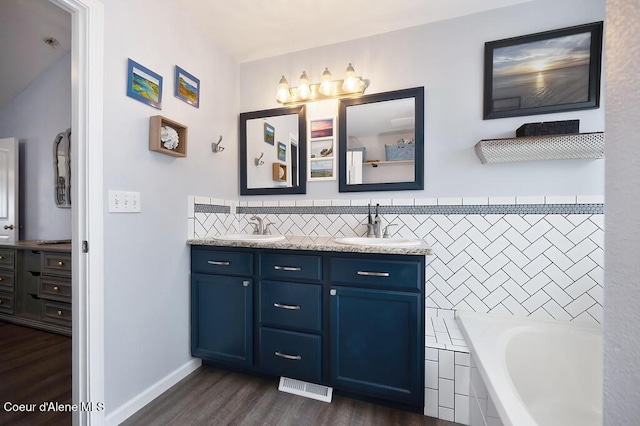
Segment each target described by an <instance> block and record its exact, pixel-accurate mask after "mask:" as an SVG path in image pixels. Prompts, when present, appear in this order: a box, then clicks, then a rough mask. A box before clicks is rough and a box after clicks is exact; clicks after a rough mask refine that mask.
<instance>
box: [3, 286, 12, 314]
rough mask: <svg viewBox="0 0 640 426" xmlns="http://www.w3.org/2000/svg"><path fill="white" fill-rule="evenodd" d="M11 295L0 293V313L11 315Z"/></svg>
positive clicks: (4, 292)
mask: <svg viewBox="0 0 640 426" xmlns="http://www.w3.org/2000/svg"><path fill="white" fill-rule="evenodd" d="M13 301H14V299H13V293H9V292H6V291H0V313H3V314H11V315H13V306H14V303H13Z"/></svg>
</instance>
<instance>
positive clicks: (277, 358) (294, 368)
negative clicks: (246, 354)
mask: <svg viewBox="0 0 640 426" xmlns="http://www.w3.org/2000/svg"><path fill="white" fill-rule="evenodd" d="M321 353H322V339H321V337H320V336H316V335H313V334H304V333H296V332H293V331H283V330H274V329H270V328H266V327H261V328H260V368H261V370H263V371H264V372H266V373H269V374H273V375H276V376H286V377H291V378H294V379H300V380H307V381H310V382H316V383H318V382H319V381H320V379H321V376H322V374H321V369H322V367H321V366H322V362H321V360H322V357H321Z"/></svg>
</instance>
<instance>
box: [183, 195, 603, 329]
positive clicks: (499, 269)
mask: <svg viewBox="0 0 640 426" xmlns="http://www.w3.org/2000/svg"><path fill="white" fill-rule="evenodd" d="M539 198H540V199H541V200H542V202H541V203H540V204H515V203H514V204H503V205H487V204H483V205H479V206H469V205H468V204H466V205H463V204H464V203H463V202H462V201H463V199H460V200H461V202H460V203H459V204H457V203H456V202H455V201H456V200H455V199H449V198H448V199H443V203H442V204H441V205H437V204H436V205H433V204H434V201H433V200H435V199H433V200H430V202H428V203H425V204H424V205H419V204H418V201H419V200H402V201H403V202H404V203H406V204H407V205H406V206H398V205H397V204H396V205H394V206H393V207H391V203H389V205H388V206H384V205H381V210H382V212H383V219H384V223H385V225H386V224H395V225H397V226H395V227H393V228H390V229H392V230H393V233H394V235H395V236H400V237H403V238H421V239H424V240H425V241H426V242H427V244H429V245H430V246H431V247H432V248H433V251H434V255H433V256H429V257H428V258H427V262H428V266H427V274H426V276H427V282H426V293H427V300H426V303H427V307H429V308H437V309H452V310H471V311H478V312H494V313H503V314H513V315H517V316H536V317H542V318H554V319H559V320H580V321H589V322H601V321H602V304H603V283H604V269H603V264H604V251H603V247H604V216H603V214H602V211H603V206H602V201H600V202H593V201H594V199H595V201H598V199H597V197H586V198H588V200H589V202H585V203H582V204H578V203H577V201H578V202H579V201H580V197H577V198H576V197H556V198H561V199H562V201H563V202H566V201H567V200H569V202H568V203H566V204H552V203H545V200H549V199H550V197H548V198H546V199H545V198H544V197H539ZM206 200H209V199H203V198H201V197H196V200H195V207H194V199H193V197H190V204H191V207H190V213H189V214H190V216H189V238H203V237H207V236H213V235H220V234H229V233H236V232H251V231H252V227H251V225H250V224H249V223H248V218H249V217H251V216H253V215H254V214H258V215H259V216H261V217H263V218H265V222H272V223H273V225H272V230H273V232H274V233H279V234H284V235H318V236H336V237H337V236H353V235H364V234H365V233H366V226H365V223H366V214H364V213H363V212H364V208H363V206H362V202H361V201H358V202H357V204H356V203H354V205H353V206H347V205H345V200H341V201H340V203H339V204H338V205H339V207H328V206H331V205H332V203H331V201H330V200H321V201H319V202H309V201H308V200H305V201H304V202H301V203H300V206H296V205H293V203H292V202H291V201H289V202H287V203H286V204H285V203H283V205H285V206H286V207H278V206H277V202H275V203H274V202H270V203H269V204H268V205H267V204H266V203H265V205H263V206H260V205H256V204H259V203H255V202H252V206H247V205H240V206H236V205H235V202H224V201H223V200H215V199H211V200H210V201H209V203H205V201H206ZM452 200H453V201H452ZM477 200H478V199H477V198H474V201H477ZM480 200H482V199H480ZM485 200H486V199H485ZM576 200H577V201H576ZM571 201H573V202H571ZM347 202H348V200H347ZM410 203H413V204H410ZM365 204H366V203H365ZM207 205H209V206H211V205H213V206H220V207H222V206H225V207H226V208H227V209H228V210H227V211H228V213H225V212H223V210H221V209H218V210H216V209H215V208H211V207H205V206H207ZM314 205H315V206H317V207H314ZM333 205H336V203H334V204H333ZM314 211H316V213H313V212H314ZM296 212H299V213H296ZM469 212H473V213H469ZM501 212H502V213H501ZM485 213H486V214H485Z"/></svg>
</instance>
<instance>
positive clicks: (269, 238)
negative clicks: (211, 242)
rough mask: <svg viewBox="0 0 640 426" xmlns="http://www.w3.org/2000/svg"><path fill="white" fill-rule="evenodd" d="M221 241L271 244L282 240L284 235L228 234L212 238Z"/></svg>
mask: <svg viewBox="0 0 640 426" xmlns="http://www.w3.org/2000/svg"><path fill="white" fill-rule="evenodd" d="M213 238H215V239H216V240H222V241H247V242H252V243H272V242H275V241H282V240H284V235H258V234H229V235H218V236H217V237H213Z"/></svg>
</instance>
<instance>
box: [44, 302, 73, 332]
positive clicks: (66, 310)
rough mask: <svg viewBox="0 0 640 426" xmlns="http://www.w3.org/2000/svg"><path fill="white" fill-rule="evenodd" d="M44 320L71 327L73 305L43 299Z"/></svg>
mask: <svg viewBox="0 0 640 426" xmlns="http://www.w3.org/2000/svg"><path fill="white" fill-rule="evenodd" d="M42 320H43V321H46V322H50V323H53V324H60V325H66V326H69V327H71V305H70V304H69V303H61V302H52V301H49V300H43V302H42Z"/></svg>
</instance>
